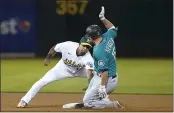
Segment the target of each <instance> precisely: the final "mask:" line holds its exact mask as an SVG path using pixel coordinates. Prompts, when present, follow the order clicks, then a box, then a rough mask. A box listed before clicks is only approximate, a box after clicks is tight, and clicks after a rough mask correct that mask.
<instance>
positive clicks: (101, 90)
mask: <svg viewBox="0 0 174 113" xmlns="http://www.w3.org/2000/svg"><path fill="white" fill-rule="evenodd" d="M98 92H99V97H100V98H101V99H103V98H105V97H106V96H107V93H106V88H105V86H102V85H100V87H99V91H98Z"/></svg>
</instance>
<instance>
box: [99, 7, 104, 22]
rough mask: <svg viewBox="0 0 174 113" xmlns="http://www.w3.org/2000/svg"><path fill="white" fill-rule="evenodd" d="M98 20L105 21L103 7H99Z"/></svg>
mask: <svg viewBox="0 0 174 113" xmlns="http://www.w3.org/2000/svg"><path fill="white" fill-rule="evenodd" d="M99 18H100V20H104V19H105V8H104V6H102V7H101V12H100V14H99Z"/></svg>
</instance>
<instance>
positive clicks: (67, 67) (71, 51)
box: [17, 37, 94, 108]
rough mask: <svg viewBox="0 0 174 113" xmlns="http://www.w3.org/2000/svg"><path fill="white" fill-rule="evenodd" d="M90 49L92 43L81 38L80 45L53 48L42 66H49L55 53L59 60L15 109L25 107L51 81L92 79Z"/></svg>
mask: <svg viewBox="0 0 174 113" xmlns="http://www.w3.org/2000/svg"><path fill="white" fill-rule="evenodd" d="M90 48H92V43H91V41H90V40H89V39H88V38H86V37H82V38H81V40H80V43H76V42H72V41H66V42H62V43H58V44H57V45H55V46H53V47H52V48H51V49H50V51H49V53H48V55H47V57H46V59H45V61H44V65H45V66H47V65H48V64H49V62H50V58H51V57H53V56H54V55H55V54H56V52H60V53H62V58H61V60H60V61H59V62H58V63H57V64H56V65H55V66H54V67H53V68H52V69H50V70H49V71H48V72H47V73H46V74H45V75H44V76H43V77H42V78H41V79H40V80H39V81H37V82H36V83H35V84H34V85H33V86H32V87H31V89H30V90H29V91H28V92H27V93H26V95H25V96H24V97H23V98H22V99H21V100H20V102H19V104H18V105H17V107H19V108H21V107H22V108H24V107H26V106H27V104H28V103H29V102H30V101H31V99H32V98H34V97H35V95H36V94H37V93H38V92H39V90H40V89H41V88H42V87H44V86H46V85H47V84H49V83H51V82H53V81H56V80H62V79H65V78H72V77H88V78H89V79H90V78H92V77H93V74H92V70H93V62H94V61H93V58H92V56H91V54H90V52H89V49H90Z"/></svg>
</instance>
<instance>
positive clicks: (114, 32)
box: [103, 27, 118, 39]
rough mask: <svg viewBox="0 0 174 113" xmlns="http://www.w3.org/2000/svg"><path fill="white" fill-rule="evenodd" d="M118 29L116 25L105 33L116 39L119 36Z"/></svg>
mask: <svg viewBox="0 0 174 113" xmlns="http://www.w3.org/2000/svg"><path fill="white" fill-rule="evenodd" d="M117 30H118V28H115V27H114V28H110V29H108V30H107V32H106V33H104V34H103V35H104V36H106V37H108V38H113V39H115V38H116V37H117Z"/></svg>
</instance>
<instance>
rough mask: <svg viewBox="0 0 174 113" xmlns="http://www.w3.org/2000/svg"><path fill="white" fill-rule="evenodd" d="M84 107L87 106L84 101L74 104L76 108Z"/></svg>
mask: <svg viewBox="0 0 174 113" xmlns="http://www.w3.org/2000/svg"><path fill="white" fill-rule="evenodd" d="M84 107H85V106H84V104H83V103H80V104H76V105H75V106H74V108H84Z"/></svg>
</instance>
